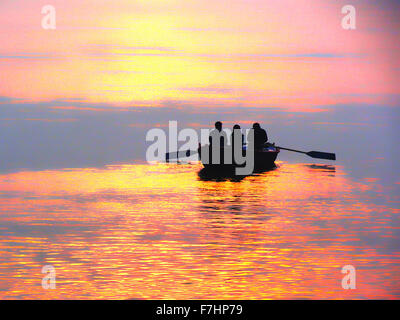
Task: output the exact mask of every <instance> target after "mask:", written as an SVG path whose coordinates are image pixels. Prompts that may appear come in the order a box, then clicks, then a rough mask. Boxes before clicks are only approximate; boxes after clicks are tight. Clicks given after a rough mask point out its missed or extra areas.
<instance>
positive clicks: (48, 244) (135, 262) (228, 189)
mask: <svg viewBox="0 0 400 320" xmlns="http://www.w3.org/2000/svg"><path fill="white" fill-rule="evenodd" d="M200 168H201V167H200V165H197V164H195V165H177V164H158V165H120V166H108V167H106V168H103V169H64V170H52V171H40V172H18V173H12V174H4V175H0V210H1V215H0V234H1V238H0V297H1V298H6V299H7V298H30V299H31V298H43V299H44V298H46V299H47V298H50V299H54V298H60V299H70V298H88V299H90V298H107V299H148V298H152V299H270V298H277V299H282V298H285V299H286V298H333V299H343V298H396V297H397V298H399V295H400V290H399V286H398V283H399V280H400V279H399V274H400V272H399V271H400V262H399V258H400V255H399V249H398V246H397V244H398V241H399V219H398V214H399V210H398V200H399V199H392V198H391V199H389V200H390V201H380V200H379V199H381V198H382V195H381V194H380V193H379V192H378V191H376V190H381V189H382V188H380V189H379V188H378V187H379V185H378V184H377V181H375V180H369V181H365V183H364V182H362V183H361V182H355V181H352V180H351V179H349V178H348V176H347V175H346V174H345V172H344V171H343V169H342V168H341V167H332V166H323V165H307V164H288V163H281V164H280V166H279V167H278V168H277V169H275V170H272V171H269V172H265V173H262V174H258V175H255V176H249V177H245V178H244V179H242V180H240V181H234V180H230V179H226V180H223V181H216V179H207V178H204V177H202V176H199V174H198V172H199V170H200ZM348 264H351V265H354V266H355V268H356V270H357V289H356V290H343V289H342V287H341V280H342V277H343V276H344V275H343V274H342V273H341V272H340V271H341V268H342V267H343V266H344V265H348ZM44 265H53V266H54V267H55V268H56V276H57V284H56V289H54V290H45V289H43V288H42V287H41V280H42V277H43V274H41V268H42V267H43V266H44Z"/></svg>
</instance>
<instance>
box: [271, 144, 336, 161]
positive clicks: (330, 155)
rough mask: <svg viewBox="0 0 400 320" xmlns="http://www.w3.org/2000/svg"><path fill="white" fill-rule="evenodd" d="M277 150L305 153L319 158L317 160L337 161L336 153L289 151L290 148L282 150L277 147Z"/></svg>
mask: <svg viewBox="0 0 400 320" xmlns="http://www.w3.org/2000/svg"><path fill="white" fill-rule="evenodd" d="M276 148H279V149H282V150H288V151H293V152H299V153H304V154H306V155H308V156H310V157H312V158H317V159H327V160H336V154H334V153H329V152H321V151H309V152H305V151H300V150H294V149H289V148H282V147H278V146H276Z"/></svg>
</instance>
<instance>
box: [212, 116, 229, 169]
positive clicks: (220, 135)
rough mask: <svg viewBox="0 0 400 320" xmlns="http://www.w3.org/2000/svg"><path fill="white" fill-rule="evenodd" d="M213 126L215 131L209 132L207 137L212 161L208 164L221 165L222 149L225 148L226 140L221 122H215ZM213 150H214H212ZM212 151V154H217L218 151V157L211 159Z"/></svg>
mask: <svg viewBox="0 0 400 320" xmlns="http://www.w3.org/2000/svg"><path fill="white" fill-rule="evenodd" d="M214 126H215V129H214V130H212V131H211V132H210V136H209V141H210V160H211V159H212V160H213V161H210V162H209V163H223V159H224V147H226V144H227V141H228V139H227V136H226V133H225V132H224V131H223V130H222V122H221V121H217V122H216V123H215V124H214ZM218 142H219V143H218ZM214 148H216V149H215V150H214ZM218 149H219V150H218ZM213 150H214V151H215V152H214V153H218V151H219V157H213Z"/></svg>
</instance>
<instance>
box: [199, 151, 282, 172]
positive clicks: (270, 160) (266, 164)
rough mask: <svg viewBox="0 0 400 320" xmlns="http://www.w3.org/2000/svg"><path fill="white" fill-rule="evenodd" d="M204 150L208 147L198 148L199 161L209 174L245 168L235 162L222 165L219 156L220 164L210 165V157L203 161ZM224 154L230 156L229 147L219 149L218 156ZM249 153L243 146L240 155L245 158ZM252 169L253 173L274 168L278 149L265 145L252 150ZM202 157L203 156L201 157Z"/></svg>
mask: <svg viewBox="0 0 400 320" xmlns="http://www.w3.org/2000/svg"><path fill="white" fill-rule="evenodd" d="M205 148H209V146H208V145H206V146H203V147H201V148H199V150H198V153H199V155H200V160H201V162H202V164H203V167H204V169H205V170H207V171H210V172H216V173H217V172H222V173H229V172H234V170H235V169H236V168H238V167H245V166H246V163H244V164H240V165H239V164H236V163H235V161H229V162H230V163H224V159H223V158H224V157H223V156H221V161H220V163H212V156H210V155H209V159H204V158H205V156H204V155H205V154H207V153H206V152H204V151H205V150H204V149H205ZM225 152H229V154H232V151H231V150H230V147H225V148H221V152H220V154H224V153H225ZM247 152H250V151H248V150H247V148H246V146H243V150H242V155H243V156H244V157H246V153H247ZM253 152H254V168H253V172H260V171H264V170H268V169H271V168H274V167H275V160H276V158H277V157H278V154H279V152H280V150H279V148H277V147H275V146H273V145H266V146H265V147H263V148H261V149H257V150H254V151H253ZM202 155H203V156H202Z"/></svg>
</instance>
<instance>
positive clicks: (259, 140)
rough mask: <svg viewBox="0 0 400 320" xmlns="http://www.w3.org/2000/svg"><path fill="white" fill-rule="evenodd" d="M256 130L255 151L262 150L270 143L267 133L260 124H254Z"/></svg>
mask: <svg viewBox="0 0 400 320" xmlns="http://www.w3.org/2000/svg"><path fill="white" fill-rule="evenodd" d="M253 130H254V147H255V149H261V148H263V147H264V145H265V144H266V143H267V142H268V135H267V132H266V131H265V130H264V129H263V128H261V127H260V124H259V123H258V122H256V123H254V124H253Z"/></svg>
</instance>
